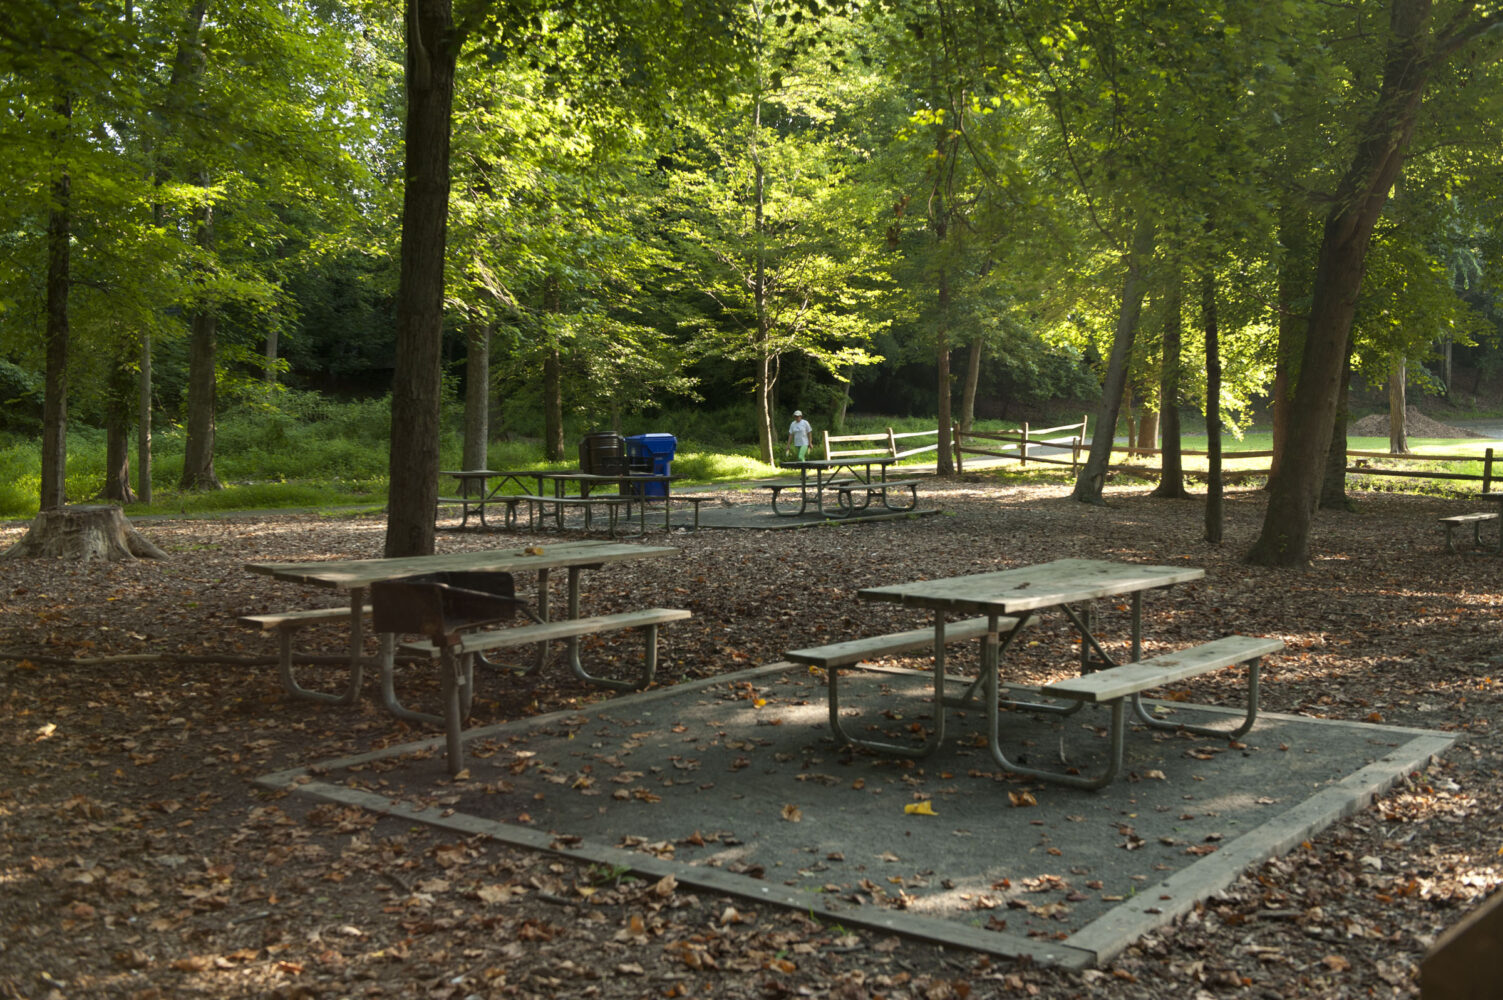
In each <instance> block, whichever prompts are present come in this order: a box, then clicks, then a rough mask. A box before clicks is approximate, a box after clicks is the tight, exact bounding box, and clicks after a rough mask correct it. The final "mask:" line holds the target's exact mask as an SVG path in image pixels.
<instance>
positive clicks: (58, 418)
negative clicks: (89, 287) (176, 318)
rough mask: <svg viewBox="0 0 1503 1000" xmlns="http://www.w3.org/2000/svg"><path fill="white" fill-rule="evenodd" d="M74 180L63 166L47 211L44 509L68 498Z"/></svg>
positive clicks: (69, 109)
mask: <svg viewBox="0 0 1503 1000" xmlns="http://www.w3.org/2000/svg"><path fill="white" fill-rule="evenodd" d="M53 110H54V111H56V112H57V114H58V115H59V117H60V118H63V119H67V118H69V117H71V116H72V113H73V104H72V101H71V99H69V98H68V97H66V96H65V97H62V98H60V99H59V100H58V102H57V103H56V105H55V106H54V108H53ZM72 196H73V181H72V178H71V177H70V176H69V174H68V171H67V170H66V169H61V170H60V171H59V172H58V175H57V177H56V178H55V179H54V180H53V182H52V208H51V210H50V211H49V212H48V214H47V361H46V375H45V386H46V388H45V391H44V395H43V399H42V487H41V504H40V507H41V509H42V510H51V509H53V508H57V507H61V506H63V505H64V504H65V503H67V502H68V497H67V492H68V484H67V477H68V333H69V330H68V293H69V291H70V290H71V288H72V283H73V277H72V270H71V268H72V265H71V260H70V254H69V244H70V242H71V240H72V229H73V216H72Z"/></svg>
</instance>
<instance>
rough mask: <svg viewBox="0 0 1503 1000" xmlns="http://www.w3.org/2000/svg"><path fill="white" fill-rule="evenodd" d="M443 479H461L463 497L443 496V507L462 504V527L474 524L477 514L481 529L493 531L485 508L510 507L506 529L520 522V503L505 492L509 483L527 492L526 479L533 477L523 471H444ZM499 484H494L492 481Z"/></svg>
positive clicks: (441, 499)
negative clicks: (518, 508)
mask: <svg viewBox="0 0 1503 1000" xmlns="http://www.w3.org/2000/svg"><path fill="white" fill-rule="evenodd" d="M439 475H441V476H449V477H451V478H454V479H457V480H459V496H457V497H445V496H440V497H439V498H438V502H439V503H440V504H446V503H447V504H456V503H457V504H459V505H460V518H459V527H460V528H461V529H464V528H465V527H466V526H468V525H469V523H470V514H471V512H472V511H473V512H474V513H475V514H476V515H477V516H478V518H479V520H480V527H482V528H489V527H490V525H489V524H488V523H486V520H485V509H486V508H487V507H491V506H495V505H496V504H503V505H504V506H505V507H506V520H505V526H506V527H508V528H510V527H512V526H513V525H514V524H515V523H516V519H517V503H518V502H519V501H517V500H514V499H510V498H509V495H508V494H506V493H503V492H502V491H503V490H504V489H505V488H506V484H507V483H508V482H510V483H513V484H515V485H516V487H517V489H518V490H520V491H522V492H524V493H525V492H526V491H527V484H526V483H525V482H523V479H522V477H524V476H525V477H530V476H531V475H532V473H530V472H519V471H511V470H504V469H502V470H497V469H444V470H442V471H441V472H439ZM493 480H494V481H495V485H494V486H493V485H491V482H492V481H493Z"/></svg>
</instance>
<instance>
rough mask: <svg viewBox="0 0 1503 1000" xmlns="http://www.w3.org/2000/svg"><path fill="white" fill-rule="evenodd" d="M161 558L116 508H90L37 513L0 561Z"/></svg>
mask: <svg viewBox="0 0 1503 1000" xmlns="http://www.w3.org/2000/svg"><path fill="white" fill-rule="evenodd" d="M138 557H139V558H142V559H165V558H167V553H165V552H163V551H162V550H161V549H159V548H157V547H156V546H155V545H153V544H152V543H151V542H149V541H147V540H146V539H145V538H144V537H142V536H141V533H140V532H138V531H136V529H135V528H133V527H131V525H130V522H129V521H127V520H126V519H125V515H124V514H122V513H121V512H120V508H119V507H115V506H113V505H90V506H83V505H80V506H73V507H55V508H52V509H49V510H44V511H41V512H40V513H38V514H37V516H36V520H34V521H32V522H31V527H30V528H29V529H27V531H26V534H25V535H24V536H22V538H21V540H20V541H19V542H17V543H16V544H15V545H12V546H11V547H10V548H9V549H7V550H6V551H5V552H4V554H3V556H0V558H5V559H37V558H55V559H70V560H84V559H113V560H120V559H135V558H138Z"/></svg>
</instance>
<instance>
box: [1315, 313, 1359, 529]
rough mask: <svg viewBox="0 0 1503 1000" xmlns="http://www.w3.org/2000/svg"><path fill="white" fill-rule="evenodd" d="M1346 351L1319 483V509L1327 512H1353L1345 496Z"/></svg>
mask: <svg viewBox="0 0 1503 1000" xmlns="http://www.w3.org/2000/svg"><path fill="white" fill-rule="evenodd" d="M1353 346H1354V345H1353V344H1351V343H1350V342H1349V343H1348V344H1347V348H1346V363H1345V364H1344V365H1343V366H1342V372H1341V389H1340V391H1339V392H1338V393H1337V397H1336V416H1335V422H1334V423H1333V424H1332V425H1331V446H1330V448H1328V449H1327V451H1326V463H1325V472H1324V473H1323V474H1322V476H1321V479H1320V506H1321V507H1322V508H1323V509H1326V510H1347V511H1350V510H1355V509H1356V508H1355V505H1354V504H1353V503H1352V500H1351V498H1350V497H1348V496H1347V495H1346V422H1347V415H1348V413H1349V412H1350V411H1349V401H1350V399H1351V393H1352V348H1353Z"/></svg>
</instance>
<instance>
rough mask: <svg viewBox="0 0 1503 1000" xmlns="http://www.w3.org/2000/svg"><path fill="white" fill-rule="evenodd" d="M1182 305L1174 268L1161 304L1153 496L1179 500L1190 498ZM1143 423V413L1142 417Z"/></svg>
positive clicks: (1179, 284)
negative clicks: (1182, 414)
mask: <svg viewBox="0 0 1503 1000" xmlns="http://www.w3.org/2000/svg"><path fill="white" fill-rule="evenodd" d="M1183 303H1184V286H1183V279H1182V277H1181V275H1180V273H1179V270H1178V268H1176V271H1175V274H1174V275H1173V278H1172V280H1171V282H1170V286H1169V297H1168V301H1166V302H1165V303H1164V350H1163V357H1162V358H1161V359H1160V360H1159V414H1160V417H1159V424H1160V426H1162V428H1163V432H1164V433H1163V439H1164V444H1163V449H1162V450H1161V451H1160V452H1159V484H1158V486H1157V487H1155V489H1154V491H1153V495H1154V496H1156V497H1168V498H1172V499H1180V498H1183V497H1187V496H1189V495H1190V493H1189V491H1188V490H1186V489H1185V462H1184V455H1183V454H1182V453H1181V451H1180V428H1179V375H1180V371H1179V369H1180V353H1181V351H1180V348H1181V342H1182V340H1183V338H1184V321H1183V319H1182V318H1181V313H1182V307H1183ZM1144 423H1147V414H1146V413H1145V414H1144Z"/></svg>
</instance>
